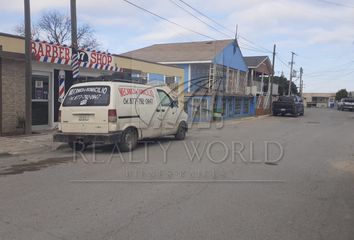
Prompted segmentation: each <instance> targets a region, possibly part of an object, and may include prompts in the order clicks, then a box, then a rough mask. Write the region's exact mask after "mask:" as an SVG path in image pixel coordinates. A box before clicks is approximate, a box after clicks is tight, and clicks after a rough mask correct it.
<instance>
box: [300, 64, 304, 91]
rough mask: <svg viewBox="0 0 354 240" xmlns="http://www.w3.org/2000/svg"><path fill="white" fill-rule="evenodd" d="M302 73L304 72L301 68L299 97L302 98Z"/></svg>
mask: <svg viewBox="0 0 354 240" xmlns="http://www.w3.org/2000/svg"><path fill="white" fill-rule="evenodd" d="M303 73H304V70H303V69H302V67H301V68H300V96H301V97H302V93H303V88H304V82H303V80H302V74H303Z"/></svg>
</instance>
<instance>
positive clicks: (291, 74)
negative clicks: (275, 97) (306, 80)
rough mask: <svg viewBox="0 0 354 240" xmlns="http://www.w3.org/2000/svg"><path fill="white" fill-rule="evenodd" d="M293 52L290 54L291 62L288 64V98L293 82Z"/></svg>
mask: <svg viewBox="0 0 354 240" xmlns="http://www.w3.org/2000/svg"><path fill="white" fill-rule="evenodd" d="M294 55H295V53H294V52H291V62H290V80H289V91H288V96H290V95H291V84H292V82H293V66H294Z"/></svg>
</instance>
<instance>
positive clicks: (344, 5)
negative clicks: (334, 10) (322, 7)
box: [317, 0, 354, 8]
mask: <svg viewBox="0 0 354 240" xmlns="http://www.w3.org/2000/svg"><path fill="white" fill-rule="evenodd" d="M317 1H319V2H323V3H327V4H330V5H335V6H338V7H345V8H354V6H349V5H346V4H343V3H337V2H332V1H327V0H317Z"/></svg>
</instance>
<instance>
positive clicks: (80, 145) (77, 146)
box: [68, 142, 87, 152]
mask: <svg viewBox="0 0 354 240" xmlns="http://www.w3.org/2000/svg"><path fill="white" fill-rule="evenodd" d="M68 144H69V146H70V147H71V149H72V150H74V151H75V152H83V151H85V150H86V148H87V144H86V143H84V142H69V143H68Z"/></svg>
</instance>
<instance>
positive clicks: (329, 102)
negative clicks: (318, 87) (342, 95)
mask: <svg viewBox="0 0 354 240" xmlns="http://www.w3.org/2000/svg"><path fill="white" fill-rule="evenodd" d="M335 98H336V94H335V93H304V94H303V99H304V104H305V107H317V108H328V107H333V105H334V101H335Z"/></svg>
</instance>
